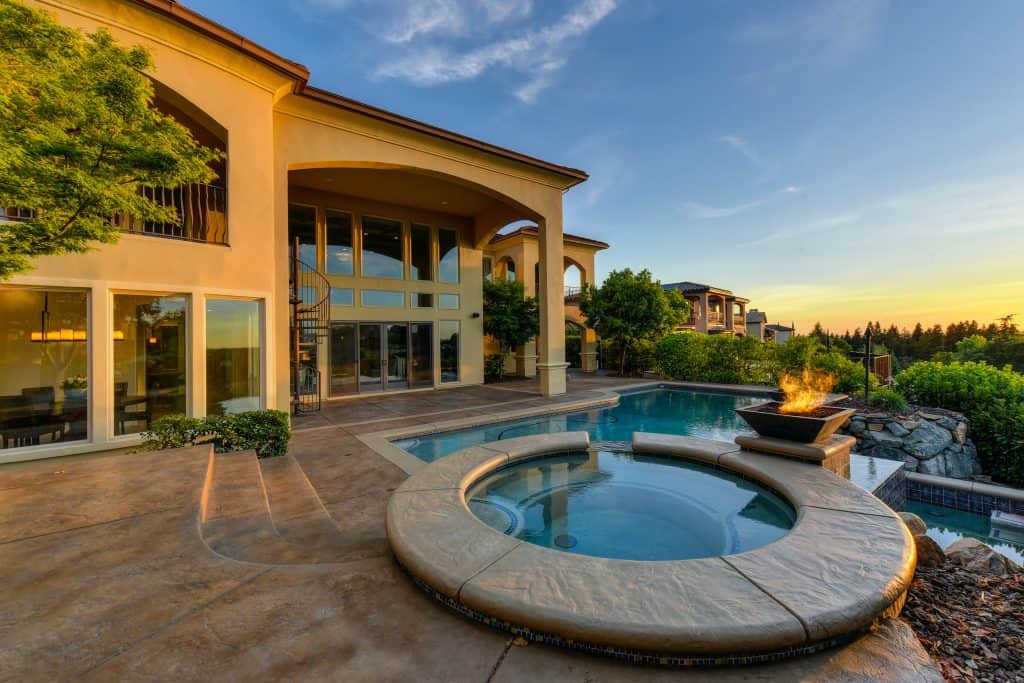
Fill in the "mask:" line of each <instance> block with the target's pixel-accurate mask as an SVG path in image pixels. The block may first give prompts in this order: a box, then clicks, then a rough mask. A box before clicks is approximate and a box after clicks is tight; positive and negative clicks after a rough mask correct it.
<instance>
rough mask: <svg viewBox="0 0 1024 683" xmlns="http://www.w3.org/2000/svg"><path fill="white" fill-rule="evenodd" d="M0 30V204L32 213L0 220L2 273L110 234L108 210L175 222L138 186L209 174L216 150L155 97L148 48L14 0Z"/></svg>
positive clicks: (114, 233)
mask: <svg viewBox="0 0 1024 683" xmlns="http://www.w3.org/2000/svg"><path fill="white" fill-rule="evenodd" d="M0 35H2V36H3V43H2V44H0V206H7V207H11V206H14V207H21V208H25V209H30V210H32V213H33V215H32V217H31V218H29V219H28V220H26V221H23V222H2V223H0V279H5V278H8V277H10V276H11V275H13V274H15V273H17V272H21V271H25V270H28V269H29V267H30V262H29V259H31V258H32V257H35V256H43V255H48V254H63V253H80V252H85V251H88V250H89V249H90V248H91V247H92V245H94V244H95V243H105V244H110V243H113V242H116V241H117V238H118V236H119V231H118V229H117V228H116V227H115V226H114V225H113V224H112V220H111V219H112V218H113V217H114V216H117V215H129V216H133V217H135V218H137V219H139V220H145V221H161V222H168V223H178V222H179V220H180V219H179V217H178V215H177V212H176V211H175V209H174V208H173V207H165V206H161V205H159V204H157V203H156V202H154V201H153V200H151V199H148V198H146V197H144V196H142V194H140V192H139V188H140V187H143V186H153V187H176V186H178V185H180V184H182V183H195V182H208V181H209V180H211V179H212V177H213V175H214V174H213V171H212V170H211V169H210V167H209V163H210V162H211V161H213V160H215V159H217V158H219V157H220V156H221V154H220V152H217V151H213V150H210V149H207V148H205V147H203V146H201V145H199V144H198V143H197V142H196V141H195V140H194V139H193V138H192V135H191V133H189V131H188V129H187V128H185V127H184V126H182V125H181V124H179V123H178V122H176V121H175V120H174V119H173V118H171V117H170V116H166V115H164V114H161V113H160V112H159V111H157V110H156V109H155V108H154V107H153V96H154V94H153V84H152V82H150V80H149V79H148V78H147V77H146V75H145V74H144V73H143V72H144V71H145V70H147V69H151V68H152V66H153V63H152V60H151V58H150V56H149V54H148V53H147V52H146V51H145V50H144V49H143V48H141V47H132V48H122V47H119V46H118V45H117V44H116V43H115V42H114V39H113V37H112V36H111V35H110V34H109V33H108V32H107V31H105V30H102V29H101V30H99V31H96V32H95V33H90V34H88V35H84V34H82V33H81V32H79V31H77V30H74V29H71V28H67V27H65V26H61V25H60V24H58V23H57V22H55V21H54V20H53V19H52V18H51V17H50V16H49V15H47V14H45V13H43V12H40V11H37V10H33V9H29V8H28V7H25V6H23V5H21V4H19V3H17V2H14V0H0Z"/></svg>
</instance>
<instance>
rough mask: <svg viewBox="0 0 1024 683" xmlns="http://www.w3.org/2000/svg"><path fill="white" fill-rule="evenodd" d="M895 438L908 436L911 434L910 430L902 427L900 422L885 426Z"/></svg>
mask: <svg viewBox="0 0 1024 683" xmlns="http://www.w3.org/2000/svg"><path fill="white" fill-rule="evenodd" d="M885 428H886V429H888V430H889V431H890V432H892V434H893V435H895V436H907V435H909V434H910V430H909V429H907V428H906V427H904V426H903V425H901V424H900V423H899V422H896V421H895V420H893V421H892V422H890V423H889V424H887V425H886V426H885Z"/></svg>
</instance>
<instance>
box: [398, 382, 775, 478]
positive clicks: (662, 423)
mask: <svg viewBox="0 0 1024 683" xmlns="http://www.w3.org/2000/svg"><path fill="white" fill-rule="evenodd" d="M764 400H765V397H764V396H750V395H740V394H713V393H707V392H699V391H689V390H682V389H672V388H667V387H659V388H656V389H651V390H645V391H636V392H631V393H623V394H622V395H621V398H620V401H619V404H618V405H616V406H613V407H610V408H599V409H595V410H586V411H581V412H574V413H561V414H557V415H541V416H538V417H533V418H527V419H523V420H514V421H511V422H498V423H495V424H491V425H484V426H482V427H472V428H470V429H460V430H458V431H453V432H442V433H439V434H428V435H426V436H420V437H415V438H411V439H401V440H398V441H395V442H394V444H395V445H396V446H398V447H399V448H401V449H402V450H405V451H407V452H409V453H411V454H412V455H414V456H416V457H417V458H419V459H420V460H423V461H425V462H433V461H435V460H437V459H438V458H442V457H444V456H446V455H448V454H450V453H454V452H455V451H458V450H461V449H463V448H466V447H468V446H476V445H479V444H482V443H487V442H490V441H500V440H501V439H511V438H513V437H517V436H530V435H533V434H551V433H554V432H574V431H585V432H588V433H589V434H590V439H591V440H592V441H629V440H630V439H631V438H632V437H633V432H655V433H659V434H679V435H683V436H699V437H703V438H705V439H714V440H716V441H732V440H733V438H734V437H735V436H736V435H737V434H750V433H751V431H750V429H749V428H748V427H747V425H746V423H745V422H744V421H743V420H742V419H741V418H740V417H739V416H738V415H737V414H736V412H735V410H736V408H742V407H744V406H748V405H753V404H755V403H761V402H763V401H764Z"/></svg>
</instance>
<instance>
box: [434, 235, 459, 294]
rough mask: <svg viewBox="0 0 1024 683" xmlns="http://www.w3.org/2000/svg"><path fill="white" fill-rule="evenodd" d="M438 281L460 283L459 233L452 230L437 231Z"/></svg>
mask: <svg viewBox="0 0 1024 683" xmlns="http://www.w3.org/2000/svg"><path fill="white" fill-rule="evenodd" d="M437 280H438V282H458V281H459V233H458V232H456V231H455V230H452V229H450V228H439V229H438V231H437Z"/></svg>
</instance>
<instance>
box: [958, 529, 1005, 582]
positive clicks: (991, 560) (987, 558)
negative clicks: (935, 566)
mask: <svg viewBox="0 0 1024 683" xmlns="http://www.w3.org/2000/svg"><path fill="white" fill-rule="evenodd" d="M946 557H947V558H948V559H949V561H950V562H952V563H954V564H958V565H960V566H961V567H963V568H964V569H966V570H967V571H970V572H975V573H978V574H995V575H997V576H1005V575H1006V574H1013V573H1016V572H1019V571H1020V565H1018V564H1017V563H1016V562H1014V561H1013V560H1011V559H1010V558H1008V557H1006V556H1004V555H1001V554H1000V553H997V552H996V551H995V550H993V549H992V548H990V547H988V546H987V545H985V544H984V543H982V542H981V541H979V540H978V539H976V538H969V537H968V538H961V539H960V540H959V541H956V542H954V543H952V544H950V546H949V547H948V548H946Z"/></svg>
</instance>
